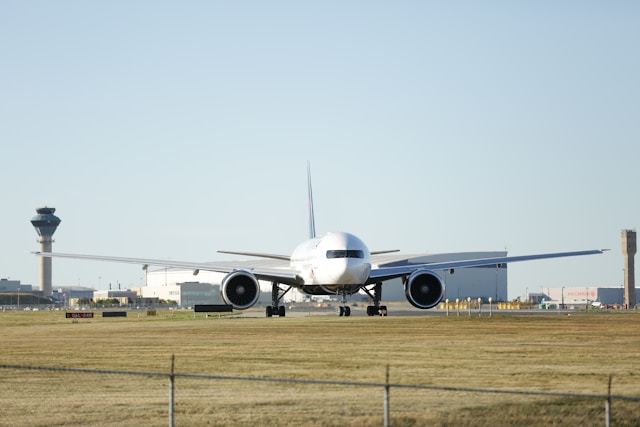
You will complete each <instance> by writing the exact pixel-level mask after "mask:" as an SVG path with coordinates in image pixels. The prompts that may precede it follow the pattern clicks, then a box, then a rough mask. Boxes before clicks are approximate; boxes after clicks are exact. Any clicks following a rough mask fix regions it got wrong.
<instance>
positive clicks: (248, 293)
mask: <svg viewBox="0 0 640 427" xmlns="http://www.w3.org/2000/svg"><path fill="white" fill-rule="evenodd" d="M220 293H221V294H222V300H223V301H224V302H225V303H226V304H230V305H232V306H233V308H235V309H237V310H244V309H246V308H249V307H251V306H252V305H254V304H255V303H256V302H257V301H258V298H259V297H260V285H259V284H258V280H257V279H256V277H255V276H254V275H253V274H251V273H250V272H248V271H244V270H236V271H233V272H231V273H229V274H227V275H226V276H224V279H222V286H221V287H220Z"/></svg>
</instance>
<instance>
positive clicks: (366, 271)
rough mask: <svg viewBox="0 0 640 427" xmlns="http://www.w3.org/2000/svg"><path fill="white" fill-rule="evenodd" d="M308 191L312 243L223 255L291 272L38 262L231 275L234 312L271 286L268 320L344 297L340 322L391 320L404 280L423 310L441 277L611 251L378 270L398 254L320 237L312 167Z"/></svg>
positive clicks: (433, 300)
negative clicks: (388, 300) (288, 304)
mask: <svg viewBox="0 0 640 427" xmlns="http://www.w3.org/2000/svg"><path fill="white" fill-rule="evenodd" d="M307 181H308V183H307V185H308V197H309V239H308V240H305V241H304V242H302V243H300V244H299V245H298V246H297V247H296V248H295V249H294V250H293V252H292V254H291V255H290V256H287V255H276V254H268V253H256V252H238V251H218V252H219V253H225V254H234V255H241V256H249V257H259V258H267V259H273V260H279V261H283V262H287V263H288V266H286V265H285V266H283V267H263V266H260V265H261V264H256V265H253V266H252V265H250V263H249V264H240V263H237V264H236V265H233V264H234V263H215V262H213V263H212V262H183V261H170V260H159V259H146V258H127V257H115V256H100V255H83V254H68V253H53V252H33V253H34V254H35V255H37V256H42V257H57V258H72V259H87V260H97V261H112V262H121V263H130V264H139V265H142V266H143V267H142V268H143V269H144V270H146V269H147V268H148V267H149V266H150V265H156V266H161V267H169V268H181V269H188V270H192V271H193V274H194V275H197V274H198V273H199V272H200V271H201V270H202V271H213V272H218V273H223V274H225V276H224V278H223V279H222V281H221V286H220V292H221V296H222V299H223V301H224V302H225V304H227V305H231V306H232V307H233V309H237V310H245V309H248V308H250V307H252V306H253V305H255V304H256V302H257V301H258V298H259V297H260V284H259V281H269V282H271V305H270V306H267V307H266V316H267V317H272V316H279V317H284V316H285V314H286V313H285V306H284V305H282V304H281V302H282V299H283V297H284V296H285V295H286V294H287V293H288V292H289V291H290V290H291V289H293V288H295V289H298V290H299V291H300V292H302V293H304V294H306V295H309V296H318V295H333V296H336V295H338V296H341V297H342V298H341V304H340V307H339V310H338V315H339V316H350V315H351V308H350V307H349V306H348V305H347V295H353V294H355V293H357V292H359V291H363V292H365V293H366V294H367V295H368V296H369V297H370V298H371V300H372V305H369V306H368V307H367V315H369V316H374V315H385V316H386V315H387V307H386V306H384V305H381V304H380V303H381V300H382V284H383V283H384V282H387V281H389V280H391V279H396V278H400V279H401V280H402V282H403V284H404V291H405V297H406V298H407V301H408V302H409V303H410V304H411V305H413V306H414V307H416V308H418V309H423V310H424V309H430V308H433V307H435V306H437V305H438V304H439V303H440V301H441V300H442V299H443V297H444V295H445V284H444V281H443V280H442V278H441V277H440V275H439V274H438V272H442V271H445V272H447V271H448V272H451V273H453V272H454V271H455V269H458V268H468V267H478V266H487V265H494V266H496V267H497V268H499V267H501V266H502V265H504V264H507V263H512V262H520V261H530V260H537V259H548V258H560V257H572V256H582V255H594V254H601V253H603V252H605V251H606V250H607V249H595V250H586V251H575V252H558V253H546V254H534V255H523V256H512V257H510V256H507V257H493V258H483V259H468V260H456V261H447V262H434V263H428V264H408V265H399V266H398V265H395V266H375V264H374V263H372V259H375V258H376V256H379V255H382V254H387V253H392V252H398V250H397V249H393V250H383V251H370V250H369V248H368V247H367V246H366V245H365V243H364V242H363V241H362V240H361V239H360V238H358V237H357V236H355V235H353V234H351V233H346V232H329V233H327V234H325V235H323V236H321V237H318V236H316V229H315V218H314V216H315V215H314V210H313V192H312V187H311V168H310V164H309V163H308V164H307Z"/></svg>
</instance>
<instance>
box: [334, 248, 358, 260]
mask: <svg viewBox="0 0 640 427" xmlns="http://www.w3.org/2000/svg"><path fill="white" fill-rule="evenodd" d="M327 258H328V259H333V258H364V252H363V251H360V250H355V249H339V250H332V251H327Z"/></svg>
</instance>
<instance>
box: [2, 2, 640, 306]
mask: <svg viewBox="0 0 640 427" xmlns="http://www.w3.org/2000/svg"><path fill="white" fill-rule="evenodd" d="M638 52H640V3H638V2H636V1H628V2H627V1H617V2H605V1H600V2H592V1H565V2H552V1H548V2H547V1H542V2H508V1H505V2H464V1H460V2H441V1H434V2H426V1H425V2H422V1H405V2H382V1H380V2H377V1H347V2H344V1H337V2H332V1H323V2H315V3H314V2H296V1H290V2H285V1H282V2H280V1H276V2H262V1H234V2H214V1H211V2H207V1H185V2H170V1H134V2H130V1H112V2H85V1H56V2H50V1H3V2H2V3H0V54H1V58H2V59H1V66H0V141H1V147H2V165H1V166H0V178H1V182H2V190H3V191H2V196H3V197H2V209H1V212H2V221H1V222H0V227H1V229H0V242H1V243H0V277H10V278H11V279H17V280H21V281H22V282H23V283H27V284H33V285H34V286H36V287H37V286H38V285H39V276H38V274H39V273H38V271H39V267H38V261H37V259H35V257H34V256H32V255H30V254H28V252H29V251H31V250H36V249H37V248H38V245H37V243H36V239H37V236H36V233H35V231H34V230H33V228H32V227H31V224H30V223H29V220H30V219H31V217H32V216H34V215H35V208H36V207H38V206H43V205H48V206H54V207H56V208H57V212H56V214H57V215H58V216H59V217H60V218H62V224H61V225H60V227H59V228H58V231H57V233H56V235H55V238H56V242H55V244H54V250H56V251H60V252H79V253H93V254H104V255H123V256H143V257H153V258H170V259H175V260H190V261H205V260H206V261H208V260H216V259H228V258H224V257H222V256H220V255H218V254H216V253H215V251H216V250H218V249H227V250H254V251H265V252H274V253H285V254H288V253H290V252H291V250H292V249H293V248H294V247H295V245H296V244H297V243H299V242H300V241H301V240H303V239H305V238H306V237H307V212H306V209H307V200H306V197H307V195H306V161H307V160H311V162H312V170H313V184H314V192H315V202H316V223H317V228H318V230H319V231H320V232H326V231H337V230H341V231H350V232H353V233H355V234H357V235H358V236H359V237H361V238H362V239H363V240H364V241H365V242H367V244H368V245H369V247H370V249H372V250H383V249H395V248H398V249H401V250H403V251H404V252H408V253H416V252H425V251H428V252H431V253H438V252H451V251H453V252H460V251H482V250H504V249H505V248H506V249H507V250H508V251H509V253H510V254H511V255H523V254H529V253H537V252H555V251H565V250H578V249H592V248H602V247H609V248H611V249H612V251H611V252H609V253H608V254H606V255H603V256H594V257H588V258H576V259H565V260H551V261H537V262H531V263H523V264H514V265H512V266H511V267H510V272H509V286H510V289H509V295H510V297H515V296H518V295H524V293H525V290H526V289H528V290H529V291H530V292H531V291H538V290H539V289H540V287H541V286H545V287H547V286H585V285H590V286H620V284H621V283H622V274H623V273H622V268H623V264H622V261H623V260H622V254H621V250H620V231H621V229H623V228H634V227H636V225H637V224H638V220H639V219H640V201H639V198H638V194H639V193H638V184H639V180H638V160H639V159H638V158H639V153H640V148H639V146H640V144H639V143H640V139H639V135H640V82H639V79H640V55H639V54H638ZM142 277H143V274H142V270H140V269H139V268H138V267H136V266H131V265H118V264H111V263H94V262H85V261H72V260H54V267H53V280H54V286H57V285H77V284H80V285H86V286H95V287H98V286H99V287H101V288H102V289H105V288H107V287H108V284H109V283H112V285H113V286H116V284H117V283H118V282H120V283H121V284H122V286H127V287H128V286H137V285H139V284H140V283H141V281H142Z"/></svg>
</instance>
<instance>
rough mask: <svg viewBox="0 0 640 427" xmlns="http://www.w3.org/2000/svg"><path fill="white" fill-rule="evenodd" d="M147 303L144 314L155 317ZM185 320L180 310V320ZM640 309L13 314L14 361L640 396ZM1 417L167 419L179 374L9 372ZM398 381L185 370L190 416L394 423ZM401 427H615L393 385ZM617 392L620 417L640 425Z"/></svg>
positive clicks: (6, 336) (0, 316)
mask: <svg viewBox="0 0 640 427" xmlns="http://www.w3.org/2000/svg"><path fill="white" fill-rule="evenodd" d="M143 314H144V313H143ZM171 316H173V317H171ZM638 330H640V316H639V315H638V314H631V313H630V314H625V313H607V314H604V313H601V314H584V313H574V314H573V315H571V316H566V315H555V314H554V315H549V316H500V315H497V316H494V317H492V318H488V317H482V318H478V317H471V318H468V317H466V316H464V317H463V316H461V317H434V316H424V317H387V318H378V317H375V318H368V317H352V318H338V317H333V316H312V317H298V318H294V317H287V318H271V319H266V318H221V319H218V318H217V317H214V318H209V319H204V318H198V319H195V320H194V319H193V314H192V313H191V312H184V313H180V312H177V313H173V314H172V315H170V314H169V313H160V316H159V317H157V318H147V317H145V316H141V317H139V318H138V317H137V314H130V316H129V317H128V318H125V319H117V318H110V319H109V318H107V319H103V318H96V319H86V320H78V321H72V320H69V319H65V318H64V313H62V312H5V313H0V345H1V352H0V354H1V356H0V364H20V365H39V366H64V367H75V368H96V369H112V370H126V371H138V370H142V371H161V372H168V371H169V369H170V363H171V355H172V354H175V358H176V372H179V373H198V374H214V375H240V376H258V377H277V378H296V379H328V380H347V381H370V382H384V381H385V374H386V367H387V366H389V369H390V382H392V383H404V384H423V385H441V386H443V385H450V386H460V387H473V388H491V389H510V390H511V389H513V390H536V391H556V392H577V393H596V394H605V393H606V391H607V381H608V377H609V375H610V374H611V375H613V390H612V392H613V393H614V394H626V395H639V394H640V383H639V381H638V379H639V378H638V375H639V374H638V370H637V360H638V356H639V355H640V339H639V337H638ZM0 375H2V387H1V391H0V425H3V426H4V425H7V426H8V425H30V426H33V425H43V426H44V425H47V426H49V425H86V424H93V425H100V424H102V425H123V424H133V423H135V424H139V425H166V424H167V422H168V416H167V408H168V379H167V378H147V377H133V376H121V375H89V374H68V373H60V372H40V371H17V370H0ZM382 403H383V390H382V389H380V388H356V387H345V386H333V385H332V386H315V385H303V384H273V383H262V382H260V383H256V382H245V381H208V380H201V379H185V378H178V380H177V381H176V424H177V425H186V424H189V425H264V424H272V425H285V426H286V425H291V426H293V425H353V426H370V425H371V426H373V425H381V424H382V411H383V406H382ZM390 406H391V422H392V425H398V426H404V425H425V424H428V425H440V426H454V425H455V426H458V425H473V426H482V425H486V426H489V425H523V426H524V425H527V426H528V425H577V424H583V425H587V426H588V425H602V424H603V423H604V402H602V401H600V400H590V399H578V400H575V399H565V398H562V399H560V398H558V399H549V398H541V397H531V396H520V395H501V394H480V393H461V392H436V391H429V390H413V389H398V388H395V389H393V388H392V390H391V405H390ZM639 419H640V403H638V402H623V401H614V404H613V421H614V425H640V424H638V421H637V420H639Z"/></svg>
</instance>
